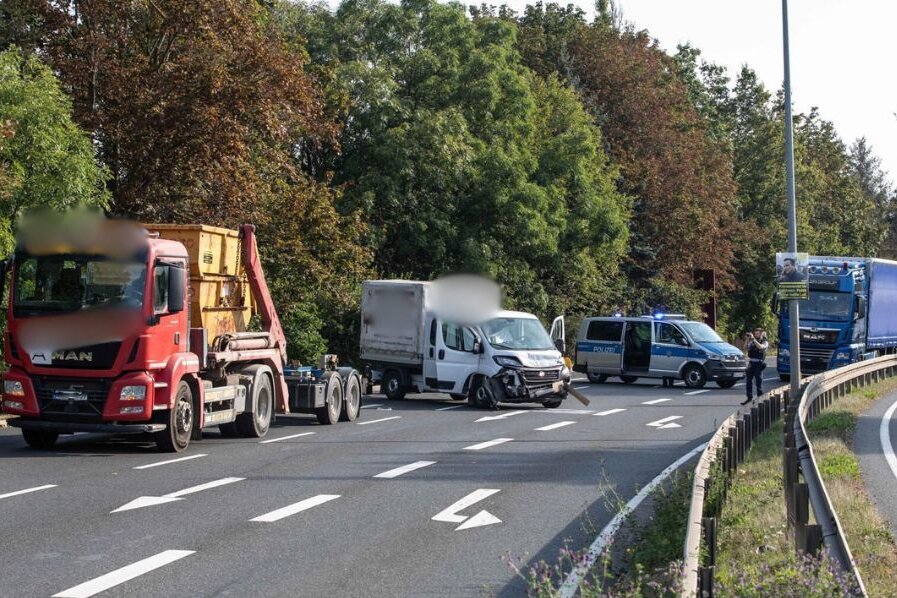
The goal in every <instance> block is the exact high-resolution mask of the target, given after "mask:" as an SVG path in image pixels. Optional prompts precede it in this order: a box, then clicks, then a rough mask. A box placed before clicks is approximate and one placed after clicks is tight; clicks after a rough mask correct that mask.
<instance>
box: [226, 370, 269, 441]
mask: <svg viewBox="0 0 897 598" xmlns="http://www.w3.org/2000/svg"><path fill="white" fill-rule="evenodd" d="M250 390H251V391H252V405H253V406H254V409H253V410H252V413H241V414H240V415H238V416H237V421H236V422H235V423H236V424H237V430H239V432H240V434H242V435H243V436H246V437H247V438H261V437H262V436H264V435H265V434H267V433H268V428H269V427H270V426H271V414H273V413H274V389H273V388H272V386H271V378H270V377H268V375H267V374H264V373H261V374H258V375H257V376H256V377H255V383H254V384H253V385H252V386H251V387H250Z"/></svg>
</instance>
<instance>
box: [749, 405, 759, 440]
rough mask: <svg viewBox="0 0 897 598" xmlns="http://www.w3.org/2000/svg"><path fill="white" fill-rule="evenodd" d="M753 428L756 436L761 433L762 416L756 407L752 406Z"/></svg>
mask: <svg viewBox="0 0 897 598" xmlns="http://www.w3.org/2000/svg"><path fill="white" fill-rule="evenodd" d="M751 430H752V431H753V433H754V438H757V436H759V435H760V417H759V410H758V409H757V408H756V407H751Z"/></svg>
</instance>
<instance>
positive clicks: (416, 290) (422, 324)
mask: <svg viewBox="0 0 897 598" xmlns="http://www.w3.org/2000/svg"><path fill="white" fill-rule="evenodd" d="M436 292H437V290H436V288H435V287H434V285H433V284H432V283H428V282H418V281H407V280H370V281H366V282H365V283H364V285H363V287H362V300H361V358H362V359H363V360H364V361H366V362H367V363H368V364H369V366H370V373H371V384H376V383H378V382H379V383H380V387H381V390H382V392H383V393H384V394H385V395H386V397H387V398H388V399H390V400H399V399H403V398H404V397H405V394H406V393H408V392H438V393H447V394H449V395H451V397H452V398H453V399H455V400H463V399H467V402H468V404H469V405H471V406H475V407H480V408H487V409H495V408H497V406H498V404H499V403H500V402H508V403H527V402H534V403H541V404H543V405H545V406H546V407H558V406H560V404H561V402H562V401H563V400H564V398H566V396H567V387H568V385H569V382H570V370H569V369H568V368H567V367H566V365H565V364H564V360H563V357H562V355H561V350H563V342H564V339H563V335H564V325H563V324H564V320H563V316H560V317H558V318H556V319H555V321H554V322H553V324H552V331H551V334H549V333H547V332H546V331H545V328H544V327H543V326H542V323H541V322H540V321H539V319H538V318H536V316H534V315H532V314H528V313H523V312H514V311H499V312H496V313H495V314H493V315H492V316H491V317H490V318H489V319H487V320H485V321H482V322H479V323H477V324H472V325H471V324H459V323H456V322H452V321H447V320H444V319H443V318H441V317H440V315H439V314H438V313H436V312H435V311H434V309H433V305H434V304H436V303H437V301H436V297H435V296H434V293H436ZM559 349H560V350H559Z"/></svg>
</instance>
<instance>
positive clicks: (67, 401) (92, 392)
mask: <svg viewBox="0 0 897 598" xmlns="http://www.w3.org/2000/svg"><path fill="white" fill-rule="evenodd" d="M32 381H33V382H34V392H35V394H37V402H38V405H39V406H40V411H41V415H42V416H44V417H46V418H47V419H57V418H58V419H67V420H71V419H74V420H78V421H100V420H101V419H102V415H103V405H104V404H105V402H106V396H107V395H108V394H109V387H110V386H111V385H112V380H108V379H105V378H55V377H50V376H35V377H34V378H32ZM57 391H62V392H67V393H75V394H82V395H84V396H86V400H74V399H71V398H66V397H65V395H62V394H57Z"/></svg>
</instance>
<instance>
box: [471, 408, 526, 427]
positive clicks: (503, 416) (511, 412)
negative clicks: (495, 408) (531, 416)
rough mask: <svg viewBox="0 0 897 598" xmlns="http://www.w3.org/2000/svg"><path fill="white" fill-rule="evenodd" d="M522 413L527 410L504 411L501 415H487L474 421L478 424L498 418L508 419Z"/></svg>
mask: <svg viewBox="0 0 897 598" xmlns="http://www.w3.org/2000/svg"><path fill="white" fill-rule="evenodd" d="M521 413H526V411H508V412H507V413H502V414H501V415H487V416H486V417H481V418H480V419H478V420H476V421H475V422H473V423H475V424H478V423H480V422H491V421H495V420H497V419H507V418H509V417H513V416H515V415H520V414H521Z"/></svg>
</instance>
